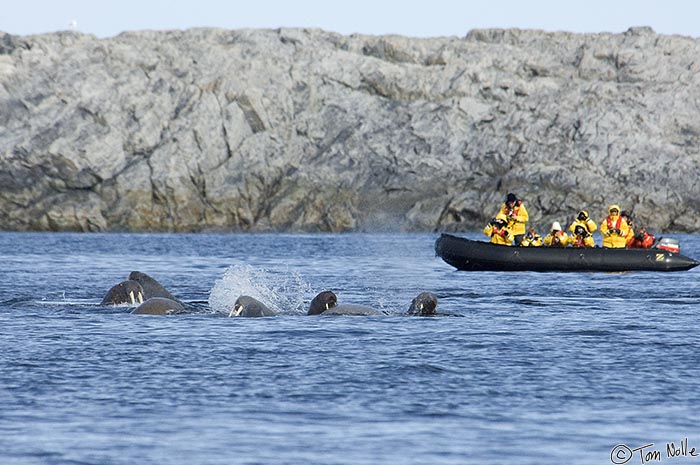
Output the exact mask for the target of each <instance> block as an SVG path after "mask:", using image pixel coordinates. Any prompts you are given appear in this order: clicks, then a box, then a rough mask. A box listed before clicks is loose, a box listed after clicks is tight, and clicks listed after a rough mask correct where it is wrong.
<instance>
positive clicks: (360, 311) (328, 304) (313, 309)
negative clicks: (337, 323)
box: [307, 291, 384, 316]
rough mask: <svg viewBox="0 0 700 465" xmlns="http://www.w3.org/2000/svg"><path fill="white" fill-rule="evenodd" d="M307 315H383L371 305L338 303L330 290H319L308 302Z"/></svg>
mask: <svg viewBox="0 0 700 465" xmlns="http://www.w3.org/2000/svg"><path fill="white" fill-rule="evenodd" d="M307 315H358V316H369V315H384V313H383V312H380V311H379V310H376V309H374V308H372V307H367V306H365V305H357V304H338V297H337V296H336V295H335V294H334V293H333V292H332V291H323V292H320V293H319V294H318V295H317V296H316V297H314V298H313V300H312V301H311V304H309V311H308V312H307Z"/></svg>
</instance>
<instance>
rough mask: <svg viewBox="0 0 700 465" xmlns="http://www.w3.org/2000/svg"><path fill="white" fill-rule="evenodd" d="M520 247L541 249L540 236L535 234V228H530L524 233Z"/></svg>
mask: <svg viewBox="0 0 700 465" xmlns="http://www.w3.org/2000/svg"><path fill="white" fill-rule="evenodd" d="M520 247H542V236H540V235H539V234H537V231H535V228H530V229H528V230H527V232H526V233H525V237H524V238H523V241H522V242H521V243H520Z"/></svg>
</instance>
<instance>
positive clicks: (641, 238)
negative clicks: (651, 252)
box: [627, 228, 654, 249]
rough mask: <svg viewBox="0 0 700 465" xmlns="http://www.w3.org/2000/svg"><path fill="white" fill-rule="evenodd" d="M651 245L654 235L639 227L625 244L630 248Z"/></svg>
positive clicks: (645, 247)
mask: <svg viewBox="0 0 700 465" xmlns="http://www.w3.org/2000/svg"><path fill="white" fill-rule="evenodd" d="M653 245H654V235H653V234H649V233H648V232H647V230H646V229H644V228H639V230H638V231H637V234H635V235H634V236H633V239H632V241H631V242H629V243H628V244H627V247H628V248H630V249H650V248H651V247H652V246H653Z"/></svg>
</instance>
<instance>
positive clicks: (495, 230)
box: [484, 213, 513, 245]
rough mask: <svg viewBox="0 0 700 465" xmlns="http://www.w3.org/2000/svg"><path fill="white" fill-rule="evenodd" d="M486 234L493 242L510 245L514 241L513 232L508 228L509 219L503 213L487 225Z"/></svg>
mask: <svg viewBox="0 0 700 465" xmlns="http://www.w3.org/2000/svg"><path fill="white" fill-rule="evenodd" d="M484 234H486V235H487V236H489V237H490V238H491V243H492V244H499V245H510V244H512V243H513V233H512V232H511V231H510V229H508V219H507V218H506V216H505V215H503V214H501V213H499V214H498V215H496V217H495V218H493V219H492V220H491V221H490V222H489V224H487V225H486V227H485V228H484Z"/></svg>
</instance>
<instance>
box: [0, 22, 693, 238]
mask: <svg viewBox="0 0 700 465" xmlns="http://www.w3.org/2000/svg"><path fill="white" fill-rule="evenodd" d="M698 56H700V47H699V43H698V41H697V40H694V39H691V38H687V37H680V36H664V35H658V34H655V33H654V32H653V31H652V30H650V29H649V28H633V29H630V30H629V31H627V32H626V33H623V34H570V33H547V32H542V31H529V30H528V31H523V30H476V31H472V32H470V33H469V34H467V36H466V37H463V38H457V37H445V38H434V39H410V38H406V37H399V36H360V35H353V36H342V35H338V34H334V33H329V32H324V31H321V30H306V29H303V30H301V29H282V30H233V31H231V30H217V29H192V30H187V31H164V32H130V33H124V34H121V35H119V36H117V37H114V38H110V39H98V38H96V37H94V36H91V35H84V34H80V33H75V32H61V33H53V34H47V35H38V36H22V37H20V36H12V35H8V34H1V33H0V84H1V85H0V154H1V160H0V228H2V229H5V230H78V231H110V230H112V231H113V230H138V231H212V230H223V231H349V230H370V231H372V230H392V231H400V230H438V229H451V230H455V229H473V228H477V227H478V228H481V227H482V226H483V225H484V224H485V222H486V221H487V220H488V219H489V218H491V216H493V215H494V213H495V212H496V211H497V209H498V207H499V206H500V203H501V202H502V201H503V199H504V197H505V194H506V193H507V192H515V193H517V194H518V195H519V196H520V197H521V198H523V199H525V200H526V202H527V203H526V205H527V206H528V210H529V212H530V217H531V223H534V224H535V225H537V224H539V225H540V226H541V228H545V227H547V226H548V223H549V222H550V221H552V220H558V221H560V222H566V221H567V220H569V219H571V218H572V217H573V215H575V213H576V212H577V211H578V210H579V209H581V208H585V209H587V210H588V211H589V212H591V215H592V216H593V217H594V218H595V219H596V220H600V218H602V217H603V216H604V214H605V211H606V207H607V205H608V204H609V203H618V204H620V205H621V206H622V207H623V209H634V212H635V213H636V215H637V219H638V222H639V223H643V224H645V225H646V226H647V227H649V228H651V229H653V230H657V231H658V230H676V231H698V230H700V202H698V200H700V183H698V181H697V176H698V173H699V172H700V169H699V166H698V165H699V164H700V156H699V155H698V145H699V143H700V118H699V117H698V114H699V112H700V85H699V84H700V82H699V81H700V73H698V71H699V69H700V60H698V58H697V57H698Z"/></svg>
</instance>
